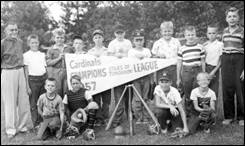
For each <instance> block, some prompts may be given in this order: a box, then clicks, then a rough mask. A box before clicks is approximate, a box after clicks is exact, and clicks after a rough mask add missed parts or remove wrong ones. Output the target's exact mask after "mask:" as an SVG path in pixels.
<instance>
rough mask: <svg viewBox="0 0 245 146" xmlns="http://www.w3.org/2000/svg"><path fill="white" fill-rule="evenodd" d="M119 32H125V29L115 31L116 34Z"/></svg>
mask: <svg viewBox="0 0 245 146" xmlns="http://www.w3.org/2000/svg"><path fill="white" fill-rule="evenodd" d="M117 32H122V33H123V32H125V30H123V29H117V30H115V33H117Z"/></svg>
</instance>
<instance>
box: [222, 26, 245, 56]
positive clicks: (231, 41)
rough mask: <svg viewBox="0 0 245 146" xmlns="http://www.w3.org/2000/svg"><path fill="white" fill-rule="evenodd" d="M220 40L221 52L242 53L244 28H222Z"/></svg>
mask: <svg viewBox="0 0 245 146" xmlns="http://www.w3.org/2000/svg"><path fill="white" fill-rule="evenodd" d="M222 40H223V43H224V48H223V53H229V54H230V53H241V54H244V28H243V27H241V26H239V27H238V28H237V29H236V30H235V31H234V32H232V33H231V32H230V30H229V27H227V28H225V29H224V32H223V36H222Z"/></svg>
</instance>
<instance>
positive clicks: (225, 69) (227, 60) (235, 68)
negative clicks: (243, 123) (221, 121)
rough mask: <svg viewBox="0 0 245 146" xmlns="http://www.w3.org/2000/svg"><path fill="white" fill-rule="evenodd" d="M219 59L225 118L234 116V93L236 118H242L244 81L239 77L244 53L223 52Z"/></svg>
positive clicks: (242, 67)
mask: <svg viewBox="0 0 245 146" xmlns="http://www.w3.org/2000/svg"><path fill="white" fill-rule="evenodd" d="M221 61H222V66H221V73H222V84H223V102H224V116H225V119H232V118H234V94H236V96H237V118H238V119H244V82H243V81H241V79H240V76H241V73H242V71H243V69H244V55H243V54H226V53H224V54H223V55H222V60H221Z"/></svg>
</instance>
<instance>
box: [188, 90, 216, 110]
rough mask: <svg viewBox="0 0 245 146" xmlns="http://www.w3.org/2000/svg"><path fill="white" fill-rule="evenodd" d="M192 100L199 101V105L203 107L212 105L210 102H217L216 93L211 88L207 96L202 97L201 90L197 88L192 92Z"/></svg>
mask: <svg viewBox="0 0 245 146" xmlns="http://www.w3.org/2000/svg"><path fill="white" fill-rule="evenodd" d="M190 99H191V100H197V101H198V105H199V106H201V107H202V105H203V104H206V105H208V106H209V105H210V101H211V100H213V101H215V100H216V95H215V92H214V91H213V90H211V89H210V88H209V89H208V92H207V93H206V94H205V95H202V94H201V93H200V91H199V88H198V87H197V88H195V89H193V90H192V91H191V97H190Z"/></svg>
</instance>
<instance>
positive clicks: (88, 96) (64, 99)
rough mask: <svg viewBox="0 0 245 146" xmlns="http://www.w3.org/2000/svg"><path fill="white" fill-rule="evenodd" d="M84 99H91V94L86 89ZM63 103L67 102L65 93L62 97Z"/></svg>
mask: <svg viewBox="0 0 245 146" xmlns="http://www.w3.org/2000/svg"><path fill="white" fill-rule="evenodd" d="M85 99H86V100H91V99H92V95H91V94H90V93H89V92H88V91H85ZM63 103H64V104H68V98H67V95H65V96H64V98H63Z"/></svg>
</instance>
